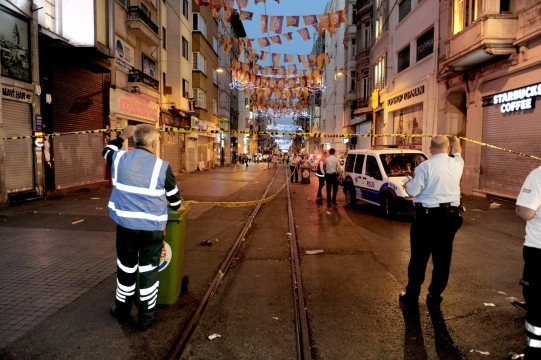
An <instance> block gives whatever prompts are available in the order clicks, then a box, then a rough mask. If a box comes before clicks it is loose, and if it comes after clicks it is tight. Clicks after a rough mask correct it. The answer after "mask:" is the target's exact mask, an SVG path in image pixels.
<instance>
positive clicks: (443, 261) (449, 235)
mask: <svg viewBox="0 0 541 360" xmlns="http://www.w3.org/2000/svg"><path fill="white" fill-rule="evenodd" d="M449 149H450V153H451V155H449ZM430 152H431V154H432V157H431V158H430V159H428V160H426V161H424V162H422V163H420V164H419V165H418V166H417V167H416V169H415V173H414V176H413V178H406V181H405V183H404V189H405V190H406V192H407V193H408V194H409V195H411V196H413V202H414V205H415V218H414V220H413V223H412V225H411V229H410V247H411V257H410V262H409V265H408V285H407V286H406V291H405V292H403V293H401V294H400V296H399V301H400V303H401V304H402V305H406V306H412V305H413V306H417V305H418V301H419V294H420V292H421V285H422V284H423V282H424V279H425V271H426V266H427V263H428V259H429V258H430V256H431V255H432V264H433V270H432V279H431V283H430V286H429V287H428V295H427V298H426V304H427V306H428V307H429V309H439V307H440V304H441V301H442V300H443V298H442V296H441V294H442V293H443V291H444V290H445V288H446V287H447V282H448V280H449V271H450V266H451V257H452V253H453V240H454V237H455V234H456V232H457V231H458V229H460V227H461V226H462V222H463V219H462V216H461V214H462V211H463V208H462V206H461V203H460V179H461V177H462V172H463V169H464V160H463V159H462V156H461V153H462V147H461V146H460V141H459V140H458V138H457V137H456V136H453V138H452V144H451V145H450V143H449V139H448V137H446V136H435V137H434V138H432V141H431V142H430Z"/></svg>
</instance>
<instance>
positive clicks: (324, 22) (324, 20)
mask: <svg viewBox="0 0 541 360" xmlns="http://www.w3.org/2000/svg"><path fill="white" fill-rule="evenodd" d="M317 18H318V23H319V27H320V28H321V29H325V30H330V26H329V14H320V15H318V16H317Z"/></svg>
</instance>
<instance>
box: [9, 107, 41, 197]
mask: <svg viewBox="0 0 541 360" xmlns="http://www.w3.org/2000/svg"><path fill="white" fill-rule="evenodd" d="M2 118H3V119H4V134H5V136H6V137H11V136H30V135H32V109H31V105H30V104H27V103H23V102H18V101H11V100H5V99H4V100H2ZM4 149H5V160H4V161H5V169H6V189H7V193H13V192H19V191H26V190H32V189H34V148H33V143H32V139H16V140H5V141H4Z"/></svg>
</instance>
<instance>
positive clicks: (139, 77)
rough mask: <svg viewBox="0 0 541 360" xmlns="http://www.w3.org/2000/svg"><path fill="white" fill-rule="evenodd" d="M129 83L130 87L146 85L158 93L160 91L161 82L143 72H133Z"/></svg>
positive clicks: (129, 75)
mask: <svg viewBox="0 0 541 360" xmlns="http://www.w3.org/2000/svg"><path fill="white" fill-rule="evenodd" d="M128 83H129V85H130V86H134V85H137V84H144V85H146V86H148V87H150V88H152V89H154V90H156V91H160V82H159V81H158V80H156V79H154V78H153V77H152V76H149V75H147V74H144V73H143V72H142V71H141V70H132V71H130V73H129V74H128Z"/></svg>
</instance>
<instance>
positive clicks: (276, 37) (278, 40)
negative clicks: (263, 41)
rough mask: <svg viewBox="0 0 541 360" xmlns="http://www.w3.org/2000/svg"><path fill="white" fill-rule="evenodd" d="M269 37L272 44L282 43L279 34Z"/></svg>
mask: <svg viewBox="0 0 541 360" xmlns="http://www.w3.org/2000/svg"><path fill="white" fill-rule="evenodd" d="M269 39H270V40H271V41H272V43H273V44H280V45H282V39H281V37H280V35H274V36H271V37H270V38H269Z"/></svg>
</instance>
